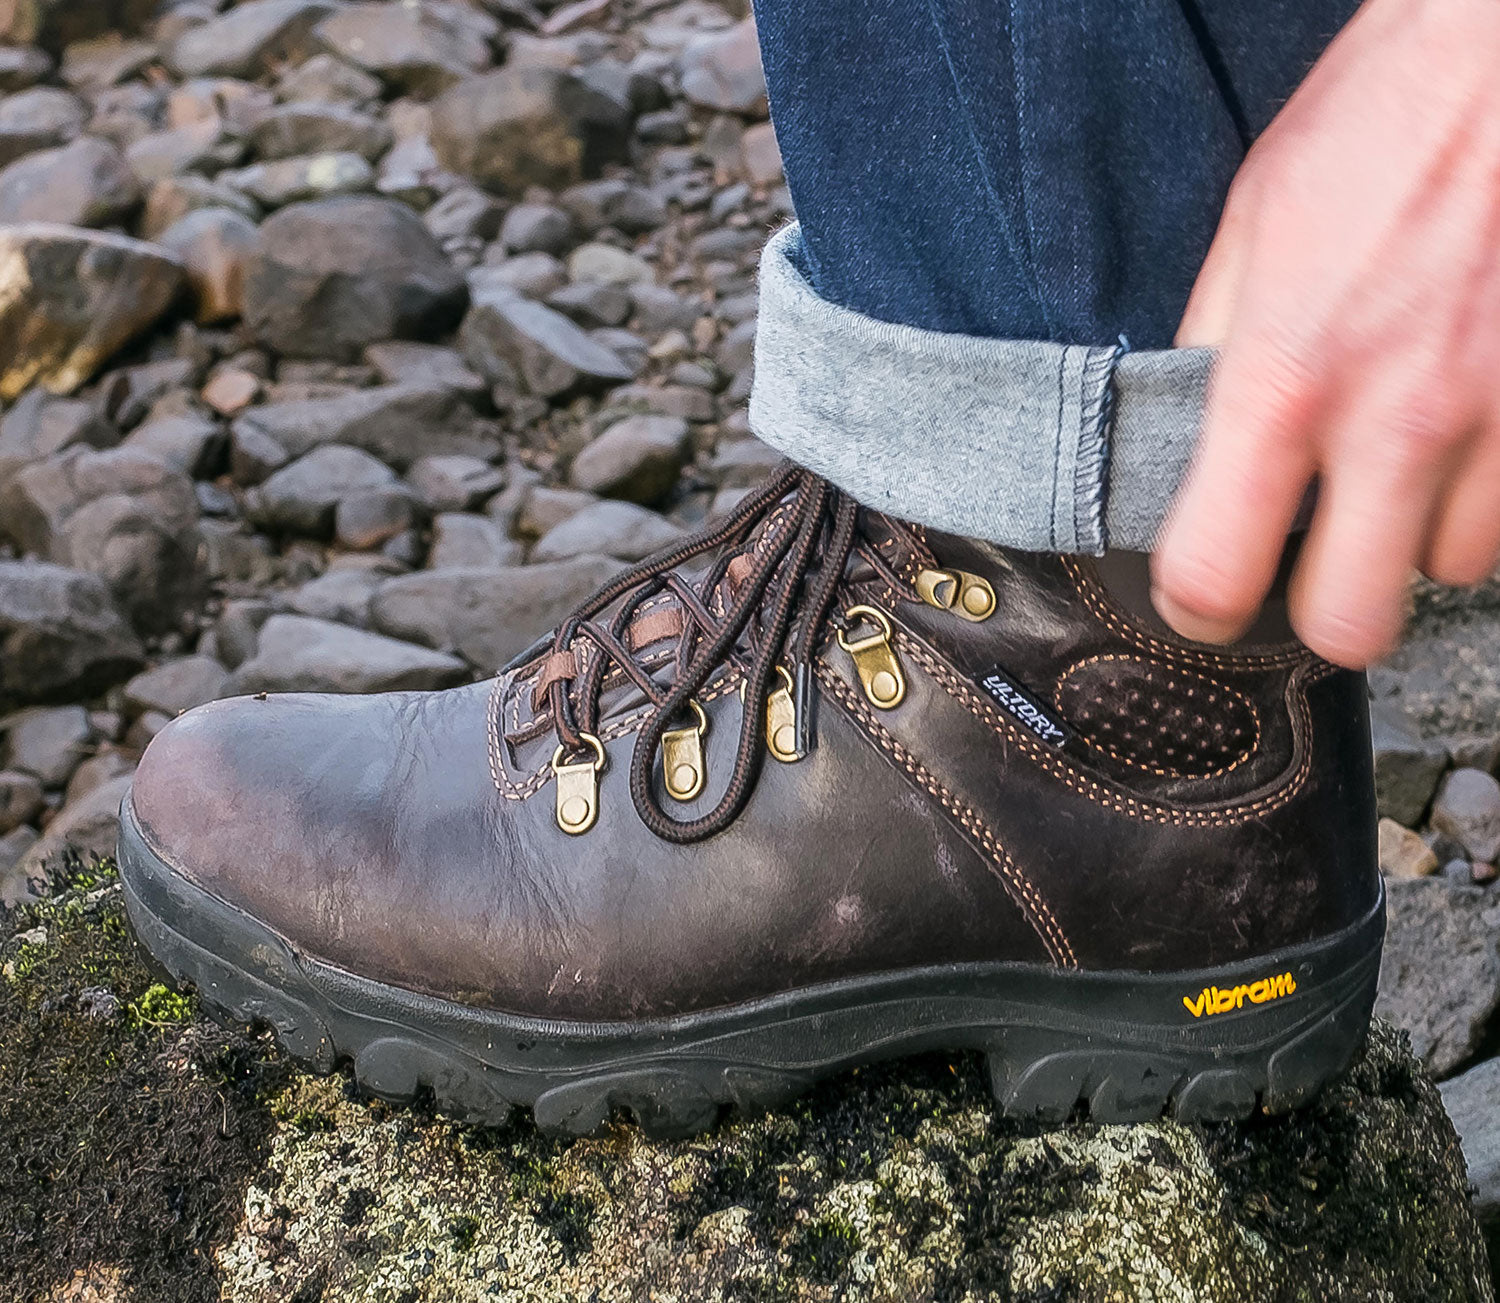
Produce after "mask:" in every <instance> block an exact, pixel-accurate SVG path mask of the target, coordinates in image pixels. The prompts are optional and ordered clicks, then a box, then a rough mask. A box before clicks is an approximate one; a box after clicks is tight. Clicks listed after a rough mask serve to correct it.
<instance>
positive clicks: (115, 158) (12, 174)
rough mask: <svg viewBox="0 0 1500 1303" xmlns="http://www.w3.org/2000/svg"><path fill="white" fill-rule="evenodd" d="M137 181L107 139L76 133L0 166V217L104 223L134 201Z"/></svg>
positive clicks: (119, 215)
mask: <svg viewBox="0 0 1500 1303" xmlns="http://www.w3.org/2000/svg"><path fill="white" fill-rule="evenodd" d="M140 199H141V187H140V182H139V181H137V179H136V176H135V173H134V172H132V171H131V169H130V167H129V165H128V164H127V163H126V161H125V158H124V156H123V155H122V154H121V153H120V151H119V150H118V149H116V148H115V147H114V146H113V145H111V144H110V143H109V142H108V141H105V140H100V139H98V138H97V137H94V136H81V137H79V138H78V139H77V140H75V141H73V142H72V143H70V144H67V145H62V146H59V147H58V148H56V149H44V150H40V151H38V152H37V153H35V154H27V155H26V156H25V157H23V158H18V159H17V160H16V161H15V162H14V163H11V164H10V165H9V166H8V167H6V168H4V169H3V170H0V222H4V223H8V224H13V223H19V222H55V223H57V224H58V225H62V226H109V225H111V224H113V223H115V222H119V221H122V220H123V219H124V218H126V217H127V216H129V214H130V213H131V211H132V210H133V209H134V208H135V206H136V205H137V204H138V203H139V202H140Z"/></svg>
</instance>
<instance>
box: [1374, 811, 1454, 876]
mask: <svg viewBox="0 0 1500 1303" xmlns="http://www.w3.org/2000/svg"><path fill="white" fill-rule="evenodd" d="M1465 868H1466V869H1467V864H1465ZM1380 871H1381V872H1382V873H1383V874H1385V875H1386V877H1388V878H1430V877H1431V876H1432V875H1433V874H1434V873H1436V872H1437V871H1438V857H1437V853H1436V852H1435V851H1434V850H1433V849H1432V848H1431V847H1430V846H1428V845H1427V843H1426V842H1424V841H1423V840H1422V839H1421V837H1419V836H1418V835H1417V834H1416V833H1414V832H1413V831H1412V830H1411V829H1410V828H1405V827H1403V826H1402V825H1401V824H1399V823H1397V822H1396V821H1395V820H1394V819H1387V818H1382V819H1381V820H1380Z"/></svg>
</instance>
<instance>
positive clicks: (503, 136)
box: [431, 67, 630, 196]
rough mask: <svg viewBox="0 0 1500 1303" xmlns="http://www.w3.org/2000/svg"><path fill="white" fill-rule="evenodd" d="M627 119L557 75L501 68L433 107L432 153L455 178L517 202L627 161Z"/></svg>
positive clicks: (578, 83)
mask: <svg viewBox="0 0 1500 1303" xmlns="http://www.w3.org/2000/svg"><path fill="white" fill-rule="evenodd" d="M629 127H630V122H629V114H628V112H627V111H626V110H624V109H622V108H621V106H620V105H619V104H618V103H617V102H616V101H614V100H612V99H610V98H609V97H608V96H605V95H601V94H600V93H599V92H597V91H595V90H591V89H590V88H589V86H588V85H587V84H586V83H585V82H583V81H582V80H581V79H580V78H578V77H576V76H574V75H573V74H572V73H570V72H564V71H562V70H561V69H558V68H540V67H523V68H502V69H500V71H498V72H492V73H487V74H486V75H484V76H482V77H471V78H469V79H468V80H466V81H462V82H459V83H458V85H456V86H454V87H452V88H451V89H450V90H448V91H446V92H444V94H443V95H442V96H440V97H439V98H438V99H437V100H436V101H435V102H434V104H433V107H432V133H431V138H432V147H433V149H434V150H435V151H436V152H437V156H438V159H439V160H440V161H441V163H442V165H443V166H444V167H446V168H447V169H448V170H449V171H452V172H457V173H459V174H460V175H462V176H467V177H471V178H473V179H474V180H475V181H477V182H478V183H479V184H480V185H482V186H485V187H487V188H489V189H492V190H500V191H505V192H508V193H511V194H515V195H517V196H519V195H521V194H522V193H524V191H525V190H526V187H527V186H530V185H541V186H546V187H548V188H549V189H554V190H555V189H558V188H559V187H562V186H566V185H570V184H572V183H573V182H575V181H578V180H580V179H582V178H583V177H585V176H597V175H598V173H599V170H600V169H601V168H602V167H603V166H604V165H605V164H606V163H608V162H612V161H615V160H623V159H624V158H625V150H626V145H627V142H628V138H629Z"/></svg>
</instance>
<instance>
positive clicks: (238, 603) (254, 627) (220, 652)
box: [210, 597, 273, 670]
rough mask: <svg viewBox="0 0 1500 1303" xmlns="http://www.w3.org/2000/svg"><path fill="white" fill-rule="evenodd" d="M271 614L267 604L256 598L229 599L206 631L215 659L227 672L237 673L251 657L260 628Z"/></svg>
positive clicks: (258, 637) (269, 606) (258, 640)
mask: <svg viewBox="0 0 1500 1303" xmlns="http://www.w3.org/2000/svg"><path fill="white" fill-rule="evenodd" d="M272 614H273V612H272V610H271V604H270V603H269V602H266V601H263V600H262V599H260V598H252V597H234V598H230V600H229V601H227V602H225V603H224V608H223V610H221V611H220V612H219V618H218V619H217V620H216V621H215V622H214V627H213V629H212V630H211V631H210V632H211V633H212V635H213V644H214V653H215V659H217V660H219V661H221V662H222V663H223V664H224V665H225V666H226V667H227V668H229V669H231V670H234V669H238V668H239V667H240V666H241V665H243V664H244V663H245V662H246V661H247V660H249V659H250V658H251V657H252V656H254V655H255V648H256V644H257V643H259V642H260V630H261V626H262V625H264V624H265V622H266V621H267V620H269V619H270V618H271V616H272Z"/></svg>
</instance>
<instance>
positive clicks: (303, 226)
mask: <svg viewBox="0 0 1500 1303" xmlns="http://www.w3.org/2000/svg"><path fill="white" fill-rule="evenodd" d="M261 2H262V3H264V2H265V0H261ZM467 297H468V295H467V290H466V287H465V284H464V280H463V277H462V275H461V274H460V273H459V272H458V270H457V269H456V268H455V267H454V266H453V264H452V263H450V262H449V261H448V259H447V258H446V257H445V256H444V254H443V251H442V248H441V247H440V246H439V245H438V242H437V240H436V239H435V238H434V237H433V235H432V233H431V232H430V231H429V230H428V229H427V228H426V227H425V226H424V225H423V224H422V219H421V218H420V217H418V216H417V215H416V214H415V213H414V212H412V210H411V209H410V208H408V207H407V206H406V205H405V204H402V203H399V202H397V201H396V200H393V199H383V198H379V197H375V196H347V197H343V198H333V199H324V200H318V201H314V202H310V203H305V204H294V205H292V206H291V207H289V208H285V209H283V210H282V211H280V212H278V213H276V214H274V215H273V216H272V217H270V218H268V219H267V220H266V221H265V223H264V224H263V225H262V226H261V228H260V239H259V244H258V247H257V249H256V252H255V254H254V256H253V258H252V260H251V263H250V267H249V271H248V273H247V275H246V281H245V321H246V324H247V325H248V326H249V327H250V329H251V330H252V331H253V332H254V333H255V334H256V336H257V337H258V338H259V339H260V340H261V341H262V342H263V343H265V344H266V345H267V346H269V347H271V348H273V349H275V350H276V351H277V352H279V353H284V354H289V355H291V356H294V357H326V358H334V359H337V360H346V361H352V360H354V358H356V357H357V356H358V355H359V352H360V350H361V349H363V348H364V347H365V346H366V345H367V344H372V343H375V342H377V341H380V340H386V339H393V338H427V337H430V336H433V335H439V334H442V333H443V332H444V331H446V330H448V329H449V328H451V327H452V326H453V325H454V324H455V323H456V322H457V321H458V319H459V317H460V315H461V314H462V313H463V310H464V304H465V302H466V301H467Z"/></svg>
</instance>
